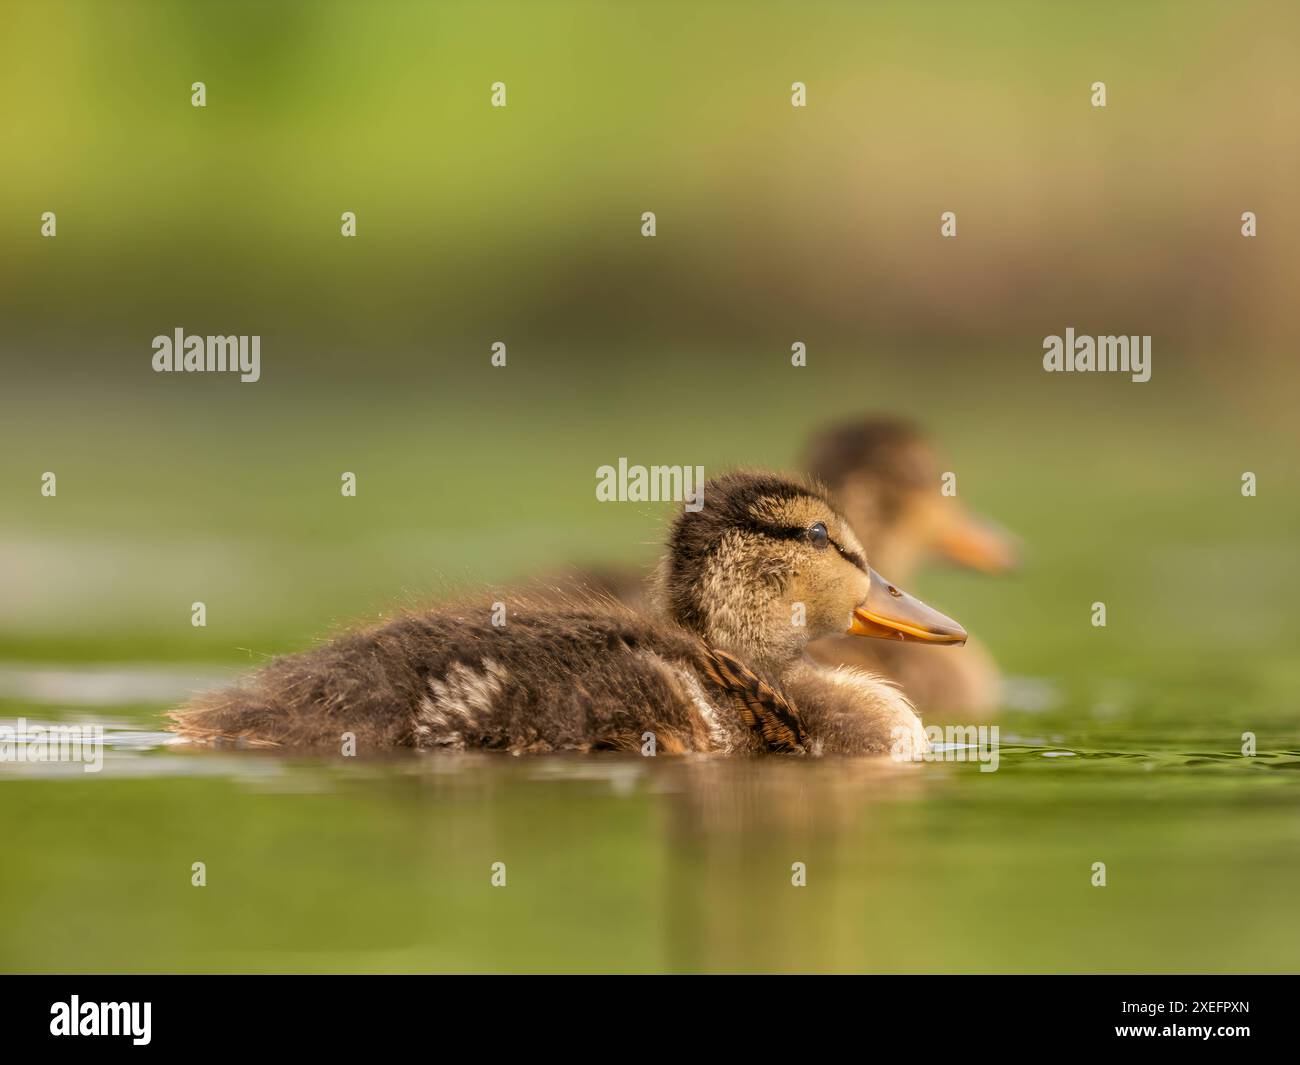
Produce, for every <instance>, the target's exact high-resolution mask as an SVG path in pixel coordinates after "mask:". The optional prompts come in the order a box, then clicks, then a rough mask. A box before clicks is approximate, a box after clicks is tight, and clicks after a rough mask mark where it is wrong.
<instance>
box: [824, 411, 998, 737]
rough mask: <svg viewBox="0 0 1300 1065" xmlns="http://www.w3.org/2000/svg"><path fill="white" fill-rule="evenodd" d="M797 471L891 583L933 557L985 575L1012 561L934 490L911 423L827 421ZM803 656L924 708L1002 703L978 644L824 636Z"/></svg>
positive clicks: (929, 464)
mask: <svg viewBox="0 0 1300 1065" xmlns="http://www.w3.org/2000/svg"><path fill="white" fill-rule="evenodd" d="M804 468H805V469H807V470H808V472H809V473H810V474H812V475H813V476H814V477H816V478H818V479H819V480H820V481H821V482H822V483H823V484H825V485H826V486H827V488H828V489H829V491H830V492H831V494H832V496H833V497H834V498H835V500H836V502H837V503H838V504H839V506H840V508H841V510H842V511H843V513H844V514H845V515H846V517H847V518H848V519H849V521H850V523H851V524H852V525H853V528H854V529H855V530H857V531H858V533H859V534H860V535H861V536H862V538H863V539H864V540H865V541H866V542H867V543H869V544H871V550H872V557H871V561H872V564H873V565H875V566H878V567H879V568H880V570H881V571H882V572H884V573H888V574H889V575H890V576H891V577H892V578H893V579H894V580H897V581H900V582H904V583H906V582H907V581H909V580H910V579H911V576H912V574H913V573H914V572H915V570H916V569H917V568H918V566H920V565H921V564H922V563H924V562H927V561H929V560H930V559H932V558H941V559H944V560H946V561H949V562H952V563H955V564H957V565H960V566H965V567H968V568H971V569H976V570H980V571H981V572H985V573H1002V572H1005V571H1007V570H1009V569H1011V568H1013V567H1014V566H1015V565H1016V563H1017V554H1018V551H1017V546H1016V542H1015V540H1014V539H1013V538H1012V537H1011V536H1010V535H1009V534H1008V533H1006V532H1005V531H1004V530H1002V529H1000V528H998V527H997V526H996V525H994V524H992V523H991V522H989V521H987V520H986V519H983V518H980V517H977V516H976V515H973V514H972V513H971V512H970V511H969V510H968V509H967V508H966V507H965V506H964V505H963V504H962V503H960V502H959V501H958V499H957V498H956V497H951V496H948V497H945V496H943V495H942V494H941V493H940V490H939V489H940V478H941V476H942V469H941V467H940V464H939V460H938V458H937V457H936V454H935V451H934V448H933V446H932V445H931V443H930V441H929V440H928V439H927V438H926V436H925V434H924V433H922V432H921V430H920V429H918V428H917V427H916V426H915V425H912V424H911V423H909V422H906V421H903V420H899V419H894V418H866V419H857V420H854V421H849V422H845V423H843V424H840V425H835V426H832V427H830V428H828V429H826V430H824V431H822V432H820V433H818V434H817V435H816V436H814V437H813V439H812V440H811V441H810V443H809V446H808V449H807V453H806V458H805V461H804ZM809 654H810V655H811V657H812V658H814V659H815V660H816V661H818V662H821V663H823V664H827V665H839V664H843V665H850V666H858V667H859V668H862V669H868V670H871V671H873V672H878V673H881V674H883V675H884V676H886V677H888V678H890V679H891V680H893V681H895V682H897V683H898V684H899V686H900V687H901V688H902V689H903V691H904V692H905V693H906V694H907V696H908V697H909V698H910V699H911V700H912V701H913V702H914V703H915V704H916V705H917V706H919V707H920V708H921V709H922V710H924V711H927V712H928V711H931V710H946V711H956V712H965V713H979V712H987V711H989V710H992V709H993V708H995V707H996V706H997V704H998V701H999V696H1000V688H1001V684H1000V680H999V676H998V669H997V664H996V663H995V662H994V661H993V658H992V656H991V655H990V654H989V653H988V651H986V650H985V649H984V647H983V646H982V645H980V644H979V643H977V642H976V641H971V642H970V643H969V644H968V645H967V647H966V649H965V650H964V651H963V652H962V653H961V654H960V655H946V654H934V653H931V652H929V651H927V650H926V649H924V648H922V647H920V646H918V645H916V644H912V643H899V642H896V643H892V644H890V643H886V642H872V643H870V644H867V643H864V642H863V641H861V640H847V639H841V638H839V637H831V638H829V639H826V640H820V641H818V642H816V643H814V644H812V645H811V646H810V648H809Z"/></svg>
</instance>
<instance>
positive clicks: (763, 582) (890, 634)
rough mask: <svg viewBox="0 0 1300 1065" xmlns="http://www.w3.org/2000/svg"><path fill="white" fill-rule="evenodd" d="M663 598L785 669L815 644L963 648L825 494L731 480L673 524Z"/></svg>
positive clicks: (959, 633)
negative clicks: (874, 562) (902, 642)
mask: <svg viewBox="0 0 1300 1065" xmlns="http://www.w3.org/2000/svg"><path fill="white" fill-rule="evenodd" d="M667 547H668V553H667V555H666V557H665V558H664V560H663V563H662V564H661V566H660V569H659V574H658V578H657V595H658V599H659V602H660V606H661V607H662V609H663V610H664V611H665V612H666V613H667V614H668V615H669V616H670V617H671V618H672V619H673V620H675V621H676V622H678V623H679V624H681V625H683V626H685V627H686V628H688V629H691V630H692V631H694V632H696V633H698V634H699V635H700V636H702V637H703V638H704V639H705V640H706V641H707V642H709V643H710V644H712V645H714V646H717V647H721V648H723V649H725V650H728V651H732V652H734V653H736V654H739V655H742V656H744V657H745V658H746V659H747V660H748V661H750V662H751V663H753V664H754V665H757V666H762V667H764V668H767V669H773V670H779V669H780V668H781V667H783V666H784V665H786V664H787V663H789V662H790V661H791V660H793V659H794V658H796V657H797V656H798V655H799V654H800V653H801V652H802V650H803V647H804V645H805V644H807V643H808V642H809V641H810V640H815V639H819V638H821V637H823V636H830V635H836V634H840V633H845V632H851V633H854V634H857V635H861V636H877V637H885V638H890V639H907V640H921V641H926V642H931V643H949V644H952V643H963V642H965V639H966V632H965V630H964V629H962V627H961V626H960V625H958V624H957V623H956V622H955V621H953V620H952V619H951V618H948V617H945V616H944V615H943V614H940V613H939V612H938V611H937V610H932V609H930V608H929V607H927V606H926V605H925V604H924V603H922V602H920V601H919V600H916V599H913V598H912V597H911V596H909V595H907V594H906V593H904V592H902V591H900V590H899V589H897V588H895V587H894V586H893V585H891V584H889V582H888V581H886V580H884V579H883V578H882V577H880V576H879V575H878V574H876V573H875V572H874V571H873V570H872V569H871V568H870V567H869V565H868V563H867V551H866V550H865V549H864V548H863V545H862V544H861V543H859V541H858V538H857V537H856V536H855V535H854V533H853V530H852V529H851V528H850V527H849V523H848V522H847V521H845V519H844V517H843V516H842V515H841V514H840V513H839V512H838V511H837V510H836V509H835V508H834V507H833V506H832V505H831V503H830V501H829V499H828V497H827V496H826V494H825V493H824V492H823V491H822V490H821V489H820V488H819V487H818V486H816V485H813V484H809V483H803V482H799V481H794V480H789V479H786V478H784V477H779V476H775V475H772V474H765V473H733V474H728V475H726V476H724V477H719V478H717V479H715V480H713V481H709V482H708V483H706V484H705V486H704V495H703V507H702V508H701V509H700V510H698V511H694V512H692V511H689V510H687V511H683V512H682V513H681V514H680V515H678V517H677V519H676V520H675V521H674V523H673V526H672V530H671V532H670V534H669V538H668V545H667Z"/></svg>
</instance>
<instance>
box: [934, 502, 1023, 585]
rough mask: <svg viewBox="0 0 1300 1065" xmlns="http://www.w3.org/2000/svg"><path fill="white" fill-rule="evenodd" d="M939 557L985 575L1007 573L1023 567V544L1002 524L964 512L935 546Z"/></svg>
mask: <svg viewBox="0 0 1300 1065" xmlns="http://www.w3.org/2000/svg"><path fill="white" fill-rule="evenodd" d="M935 548H936V550H937V551H938V552H939V554H941V555H943V556H944V557H945V558H947V559H948V560H949V561H950V562H955V563H957V565H959V566H966V567H968V568H970V569H975V570H979V571H980V572H981V573H1006V572H1007V571H1008V570H1012V569H1015V568H1016V566H1018V565H1019V564H1020V545H1019V542H1018V541H1017V540H1016V538H1015V537H1014V536H1013V535H1011V533H1009V532H1007V530H1006V529H1004V528H1002V527H1001V526H1000V525H997V524H995V523H994V522H991V521H989V520H988V519H986V518H981V517H977V516H976V515H974V514H965V513H963V514H962V515H961V516H960V517H959V518H958V520H957V523H956V524H955V525H954V526H953V527H952V528H951V529H949V530H948V531H947V532H946V533H945V534H944V535H943V537H942V538H941V539H940V540H939V542H938V543H937V544H936V545H935Z"/></svg>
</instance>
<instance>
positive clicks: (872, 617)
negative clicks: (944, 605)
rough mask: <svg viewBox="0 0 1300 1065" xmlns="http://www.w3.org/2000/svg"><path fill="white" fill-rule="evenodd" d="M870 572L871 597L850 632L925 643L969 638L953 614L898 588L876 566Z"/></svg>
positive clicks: (859, 608)
mask: <svg viewBox="0 0 1300 1065" xmlns="http://www.w3.org/2000/svg"><path fill="white" fill-rule="evenodd" d="M869 572H870V574H871V589H870V591H869V592H868V593H867V601H866V602H865V603H863V604H862V606H860V607H858V608H857V609H856V610H855V611H853V622H852V624H850V625H849V634H850V635H852V636H875V637H877V638H879V639H884V640H917V641H920V642H922V643H955V644H962V643H965V642H966V630H965V629H963V628H962V627H961V626H960V625H958V624H957V622H955V621H953V620H952V618H950V617H948V616H947V615H946V614H940V613H939V611H937V610H934V609H933V608H931V607H928V606H926V605H925V604H924V603H923V602H921V600H919V599H914V598H912V596H910V595H908V594H907V593H906V592H904V591H900V590H899V589H898V588H895V587H894V586H893V585H892V584H890V583H889V582H888V581H887V580H885V578H884V577H882V576H881V575H880V574H879V573H877V572H876V571H875V570H870V571H869Z"/></svg>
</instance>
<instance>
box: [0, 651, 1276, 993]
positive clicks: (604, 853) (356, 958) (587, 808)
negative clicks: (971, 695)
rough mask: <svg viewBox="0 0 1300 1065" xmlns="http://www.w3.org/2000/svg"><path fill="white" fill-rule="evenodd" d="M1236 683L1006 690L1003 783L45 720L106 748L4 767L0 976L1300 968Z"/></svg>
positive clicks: (1268, 732)
mask: <svg viewBox="0 0 1300 1065" xmlns="http://www.w3.org/2000/svg"><path fill="white" fill-rule="evenodd" d="M41 676H44V677H45V678H47V682H48V683H47V684H46V687H47V688H48V687H53V688H54V689H56V690H57V689H59V688H60V686H62V687H63V688H64V689H66V690H69V691H75V690H77V687H78V686H77V685H76V684H75V683H72V682H69V680H68V678H67V677H66V676H65V675H62V674H54V675H53V676H54V680H53V681H49V680H48V678H49V677H50V676H51V674H49V673H43V674H41ZM178 676H179V677H180V679H181V680H182V681H183V673H182V674H180V675H178V674H176V673H169V674H165V675H161V676H159V677H153V678H152V679H151V677H150V674H149V673H147V672H139V671H137V672H135V673H132V674H127V675H126V676H125V679H124V680H123V679H122V678H119V683H121V684H123V685H124V686H126V687H130V686H131V685H136V686H139V685H141V684H148V683H153V684H156V685H161V686H163V687H165V686H166V685H167V684H169V683H176V682H177V679H178ZM195 679H196V680H199V679H201V678H197V677H196V678H195ZM202 679H203V680H206V678H202ZM9 680H10V682H11V683H13V682H14V675H13V674H10V675H9ZM30 681H31V676H30V675H29V676H28V677H27V681H26V682H27V683H29V684H30ZM74 681H75V678H74ZM1241 683H1242V678H1240V677H1237V678H1231V677H1227V676H1225V677H1222V678H1221V683H1220V684H1218V685H1217V686H1215V685H1211V684H1208V683H1198V684H1197V685H1196V687H1195V689H1194V690H1193V689H1189V690H1187V691H1183V692H1177V693H1169V692H1161V693H1155V692H1151V691H1144V690H1143V689H1142V688H1141V687H1138V686H1130V687H1128V688H1124V687H1123V686H1120V685H1115V684H1112V685H1110V687H1109V691H1108V693H1107V694H1106V695H1105V696H1104V697H1099V696H1097V695H1096V694H1095V693H1093V694H1092V695H1088V694H1087V693H1083V692H1078V693H1069V692H1066V693H1062V692H1060V691H1057V690H1055V689H1054V686H1052V685H1048V684H1044V683H1041V682H1039V683H1036V684H1032V685H1026V684H1019V685H1013V688H1012V691H1013V693H1014V694H1015V695H1016V698H1017V699H1019V700H1020V701H1021V702H1022V703H1023V704H1024V707H1025V708H1023V709H1020V710H1010V711H1008V712H1006V713H1005V714H1004V715H1002V718H1001V729H1002V740H1003V744H1004V747H1003V750H1002V752H1001V759H1000V764H999V767H998V770H997V771H996V772H991V773H981V772H979V770H978V767H977V766H976V765H975V764H973V763H964V764H962V763H945V764H939V763H928V764H926V763H923V764H915V765H901V766H900V765H895V764H893V763H891V762H889V761H887V760H870V759H867V760H856V759H854V760H826V761H816V762H814V761H802V760H796V759H789V758H771V759H767V760H761V761H726V760H683V759H677V760H672V759H662V758H661V759H657V760H656V759H643V758H640V757H635V756H633V757H619V756H610V757H595V758H581V757H548V758H528V759H519V758H510V757H507V756H487V755H483V756H453V757H448V756H441V755H437V756H420V755H407V756H400V757H393V758H390V759H383V760H371V761H357V760H345V759H339V760H337V761H333V762H331V761H321V760H309V761H308V760H298V759H292V758H284V757H280V756H277V755H268V754H265V753H261V752H257V753H252V752H250V753H242V752H208V751H191V750H182V749H177V748H175V747H168V746H167V745H166V744H165V739H166V737H165V735H164V734H162V733H160V732H158V731H157V730H158V728H159V718H158V716H157V713H156V708H154V707H145V706H110V707H104V706H98V707H95V708H93V709H88V708H82V709H80V710H78V709H75V708H70V707H65V708H64V710H63V711H62V712H58V711H55V710H54V709H53V708H49V707H47V708H45V711H46V712H43V713H42V714H41V715H40V716H39V720H44V721H54V720H79V721H98V722H102V723H104V724H105V725H106V726H107V728H108V732H107V743H108V751H107V753H106V756H105V760H104V766H103V770H102V772H100V773H99V774H85V773H83V772H82V771H81V770H80V769H79V768H78V767H73V766H66V765H65V766H54V767H40V766H36V767H33V766H16V765H12V764H10V765H3V766H0V803H3V807H4V809H5V811H6V818H5V822H6V833H5V836H6V839H5V857H4V875H3V877H0V906H3V908H4V912H5V913H6V914H7V915H8V920H7V921H6V927H5V930H4V933H3V935H2V936H0V968H3V969H5V970H23V971H59V970H88V971H100V970H106V971H121V970H128V971H154V970H165V971H172V970H176V971H210V970H216V971H240V972H242V971H258V972H261V971H285V970H289V971H327V972H332V971H353V970H358V971H430V970H435V971H440V970H458V971H499V970H507V971H553V970H562V971H571V970H577V971H583V970H617V971H628V972H657V971H663V970H671V971H687V972H711V971H736V970H746V971H748V970H762V971H805V970H818V971H820V970H836V971H855V970H872V971H889V972H928V971H988V970H992V971H1015V970H1052V971H1055V970H1064V971H1107V972H1132V971H1147V970H1154V971H1204V970H1214V971H1240V970H1269V971H1273V970H1294V969H1296V967H1297V965H1298V964H1300V943H1298V939H1300V936H1298V933H1300V915H1298V913H1297V909H1296V906H1295V898H1296V886H1297V884H1300V788H1298V787H1297V784H1300V773H1298V772H1297V771H1300V733H1298V732H1297V730H1296V729H1295V727H1294V724H1290V725H1285V726H1284V725H1282V723H1281V721H1282V719H1283V718H1284V717H1285V716H1286V715H1283V714H1276V715H1270V714H1268V713H1265V712H1262V711H1261V708H1260V707H1261V705H1262V704H1265V703H1267V702H1268V701H1269V698H1270V696H1269V693H1268V692H1267V691H1264V690H1261V689H1259V688H1258V687H1256V688H1255V690H1253V691H1246V692H1244V693H1243V691H1242V689H1241ZM70 685H71V686H70ZM82 687H87V686H85V685H83V686H82ZM88 687H89V688H90V689H92V690H93V689H95V688H98V689H100V690H102V689H103V688H104V679H103V676H102V675H101V676H100V677H98V678H95V679H94V681H93V682H92V683H91V684H90V685H89V686H88ZM1252 702H1253V703H1254V704H1255V705H1254V706H1251V705H1249V704H1250V703H1252ZM1052 703H1055V704H1056V705H1054V706H1053V705H1050V704H1052ZM1044 704H1047V705H1044ZM27 707H28V708H27V709H26V710H21V711H20V708H19V707H18V706H17V704H15V703H13V702H10V703H6V704H3V708H2V709H0V715H3V717H4V720H5V721H6V722H9V721H11V720H12V719H13V718H14V717H17V716H19V714H20V712H23V713H27V714H31V710H30V702H29V703H28V704H27ZM1186 718H1191V719H1194V720H1195V722H1196V723H1195V725H1194V727H1192V728H1190V729H1189V728H1188V727H1186V725H1185V719H1186ZM35 719H36V718H33V720H35ZM1176 720H1177V722H1178V723H1177V727H1176V729H1175V727H1174V726H1175V721H1176ZM1247 727H1250V728H1252V729H1253V730H1255V731H1256V732H1257V735H1258V743H1259V747H1258V751H1257V754H1256V755H1255V756H1254V757H1243V756H1242V755H1241V753H1240V735H1241V733H1242V731H1243V730H1244V729H1246V728H1247ZM196 861H201V862H204V863H205V865H206V872H207V886H205V887H202V888H199V887H194V886H192V885H191V875H192V874H191V866H192V863H194V862H196ZM1099 861H1100V862H1104V863H1105V864H1106V879H1107V884H1106V886H1105V887H1094V886H1092V883H1091V880H1092V865H1093V863H1094V862H1099ZM495 862H504V863H505V869H506V884H505V886H504V887H494V886H492V884H491V875H492V866H493V863H495ZM794 862H803V863H805V865H806V869H807V885H806V886H805V887H794V886H792V884H791V876H792V873H791V868H792V863H794Z"/></svg>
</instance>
